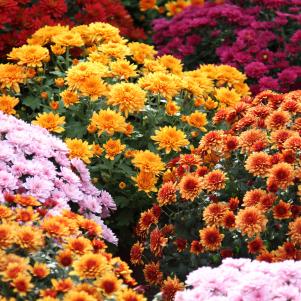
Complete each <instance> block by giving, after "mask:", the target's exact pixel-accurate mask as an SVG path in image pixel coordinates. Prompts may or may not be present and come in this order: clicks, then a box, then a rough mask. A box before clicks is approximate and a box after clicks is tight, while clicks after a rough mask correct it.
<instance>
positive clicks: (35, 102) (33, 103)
mask: <svg viewBox="0 0 301 301" xmlns="http://www.w3.org/2000/svg"><path fill="white" fill-rule="evenodd" d="M22 104H23V105H25V106H27V107H30V108H31V109H32V110H35V109H37V108H39V107H40V106H41V102H40V101H39V99H37V98H35V97H32V96H27V97H25V98H23V101H22Z"/></svg>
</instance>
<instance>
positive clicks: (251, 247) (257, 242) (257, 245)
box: [248, 237, 264, 254]
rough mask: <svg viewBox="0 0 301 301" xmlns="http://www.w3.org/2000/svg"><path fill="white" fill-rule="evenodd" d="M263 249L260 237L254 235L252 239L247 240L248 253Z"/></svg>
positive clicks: (255, 252)
mask: <svg viewBox="0 0 301 301" xmlns="http://www.w3.org/2000/svg"><path fill="white" fill-rule="evenodd" d="M263 250H264V242H263V240H262V239H261V238H259V237H256V238H255V239H253V240H252V241H250V242H248V252H249V253H250V254H258V253H261V252H262V251H263Z"/></svg>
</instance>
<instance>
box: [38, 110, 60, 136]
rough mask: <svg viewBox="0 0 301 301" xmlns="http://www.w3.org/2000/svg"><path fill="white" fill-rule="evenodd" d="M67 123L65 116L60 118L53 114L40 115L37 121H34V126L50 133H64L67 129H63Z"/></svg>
mask: <svg viewBox="0 0 301 301" xmlns="http://www.w3.org/2000/svg"><path fill="white" fill-rule="evenodd" d="M64 123H65V116H59V115H58V114H54V113H52V112H50V113H47V112H44V113H39V114H38V116H37V117H36V120H33V121H32V124H34V125H38V126H40V127H42V128H45V129H47V130H48V131H49V132H54V133H62V132H63V131H65V129H64V128H63V127H62V125H64Z"/></svg>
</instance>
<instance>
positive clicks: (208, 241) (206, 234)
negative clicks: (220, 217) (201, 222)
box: [199, 227, 224, 251]
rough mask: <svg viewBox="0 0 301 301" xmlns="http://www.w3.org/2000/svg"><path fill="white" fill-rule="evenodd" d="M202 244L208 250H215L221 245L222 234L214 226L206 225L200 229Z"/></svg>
mask: <svg viewBox="0 0 301 301" xmlns="http://www.w3.org/2000/svg"><path fill="white" fill-rule="evenodd" d="M199 233H200V238H201V242H202V245H203V246H204V247H205V248H206V249H207V250H209V251H216V250H218V249H219V248H220V247H221V244H222V241H223V238H224V234H221V233H220V232H219V231H218V229H217V228H216V227H207V228H204V229H202V230H200V232H199Z"/></svg>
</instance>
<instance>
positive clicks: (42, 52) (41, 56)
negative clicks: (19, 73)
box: [7, 45, 50, 68]
mask: <svg viewBox="0 0 301 301" xmlns="http://www.w3.org/2000/svg"><path fill="white" fill-rule="evenodd" d="M7 56H8V59H9V60H14V61H17V64H18V65H25V66H27V67H33V68H35V67H42V64H43V63H46V62H48V61H49V60H50V56H49V51H48V49H47V48H45V47H42V46H40V45H23V46H22V47H19V48H13V50H12V51H11V52H10V53H9V54H8V55H7Z"/></svg>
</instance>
